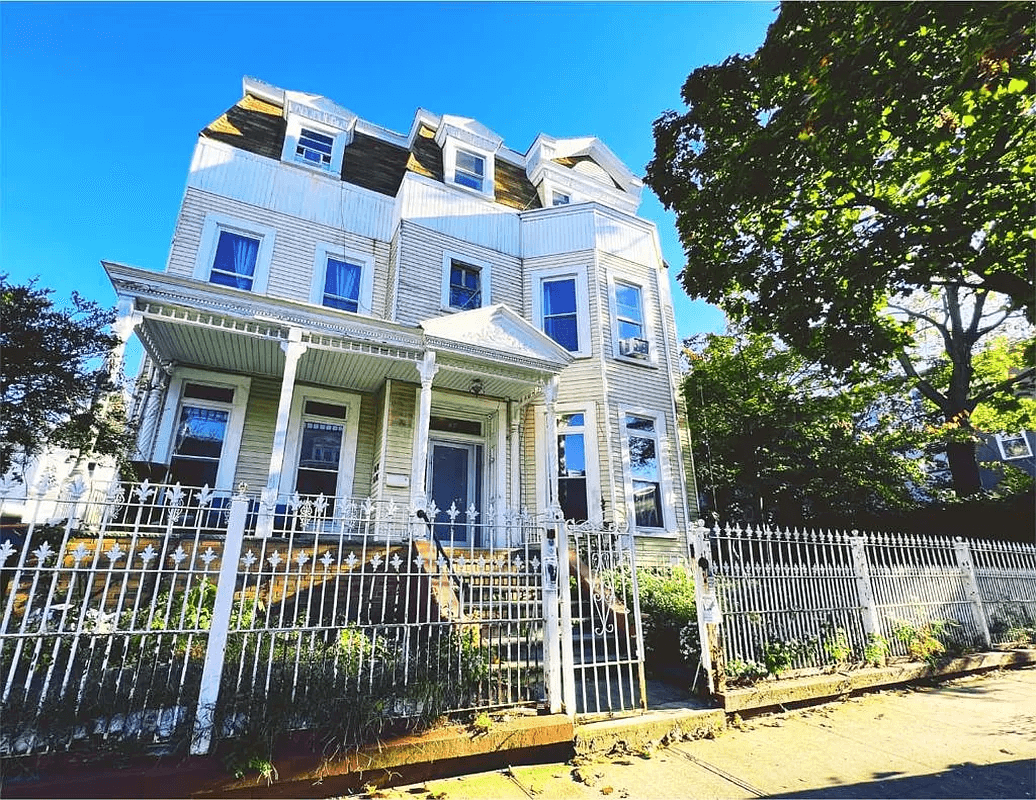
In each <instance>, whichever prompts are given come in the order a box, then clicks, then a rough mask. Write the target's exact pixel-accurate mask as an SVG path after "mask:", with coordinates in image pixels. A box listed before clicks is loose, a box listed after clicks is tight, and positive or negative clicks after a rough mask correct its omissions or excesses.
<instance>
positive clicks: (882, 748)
mask: <svg viewBox="0 0 1036 800" xmlns="http://www.w3.org/2000/svg"><path fill="white" fill-rule="evenodd" d="M370 796H373V797H379V798H392V799H393V800H400V799H401V798H409V800H421V799H422V798H430V799H432V800H461V798H472V800H474V798H478V799H479V800H482V799H483V798H502V799H503V800H509V799H510V798H514V800H528V799H529V798H543V799H544V800H552V799H553V798H574V799H576V798H601V797H610V798H645V799H646V800H655V799H656V798H695V800H710V799H711V798H754V797H799V798H1032V797H1034V796H1036V668H1033V667H1029V668H1023V669H1015V670H1008V671H1003V672H996V673H987V674H986V675H978V676H970V677H966V678H960V679H957V680H953V681H946V682H943V683H940V684H934V685H927V686H913V687H908V688H898V689H890V690H885V691H881V692H876V693H872V694H867V695H863V696H860V697H854V698H851V699H849V700H845V701H841V702H835V703H829V704H827V705H824V706H817V707H813V708H810V709H805V710H798V711H789V712H784V713H779V714H770V715H763V716H756V717H753V718H751V719H748V720H745V721H743V722H741V723H740V724H737V720H736V719H735V724H733V725H731V726H730V727H729V728H728V730H727V731H725V732H723V733H722V734H720V735H719V736H717V737H716V738H714V739H699V740H696V741H682V742H679V743H676V744H674V745H671V746H669V747H665V748H658V749H656V750H654V751H651V752H642V753H627V754H623V755H613V756H609V757H597V758H592V759H591V758H577V759H575V760H574V761H572V762H569V763H556V764H546V765H537V766H525V767H514V768H512V769H508V770H503V771H497V772H486V773H480V774H473V775H466V776H463V777H459V778H449V779H444V780H436V781H429V782H428V783H423V784H413V785H411V786H402V787H397V788H392V789H383V790H381V791H376V792H374V793H373V794H372V795H370Z"/></svg>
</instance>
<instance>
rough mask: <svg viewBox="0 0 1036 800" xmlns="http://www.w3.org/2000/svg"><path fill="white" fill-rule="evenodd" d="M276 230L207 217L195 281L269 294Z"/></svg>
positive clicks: (222, 218) (241, 221)
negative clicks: (267, 289) (267, 291)
mask: <svg viewBox="0 0 1036 800" xmlns="http://www.w3.org/2000/svg"><path fill="white" fill-rule="evenodd" d="M273 241H274V229H273V228H269V227H266V226H264V225H256V224H255V223H253V222H249V221H246V220H241V219H236V218H234V217H228V216H225V215H223V214H213V213H209V214H206V215H205V223H204V224H203V225H202V234H201V242H200V244H199V247H198V254H197V257H196V258H195V262H194V277H195V278H196V279H198V280H201V281H206V282H208V283H215V284H218V285H220V286H229V287H230V288H232V289H241V290H242V291H246V292H256V293H259V294H262V293H265V292H266V285H267V282H268V280H269V276H270V260H271V257H272V255H273Z"/></svg>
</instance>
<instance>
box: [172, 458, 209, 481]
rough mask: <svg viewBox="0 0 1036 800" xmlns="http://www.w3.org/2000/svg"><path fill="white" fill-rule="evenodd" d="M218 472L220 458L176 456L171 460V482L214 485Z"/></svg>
mask: <svg viewBox="0 0 1036 800" xmlns="http://www.w3.org/2000/svg"><path fill="white" fill-rule="evenodd" d="M218 472H219V460H218V459H210V458H180V457H177V456H174V457H173V458H172V460H170V462H169V483H179V484H180V485H181V486H209V487H214V486H215V485H216V475H217V474H218Z"/></svg>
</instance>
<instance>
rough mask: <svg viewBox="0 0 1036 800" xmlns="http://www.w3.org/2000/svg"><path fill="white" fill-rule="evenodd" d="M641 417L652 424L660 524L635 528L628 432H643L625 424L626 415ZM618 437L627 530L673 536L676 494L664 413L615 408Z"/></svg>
mask: <svg viewBox="0 0 1036 800" xmlns="http://www.w3.org/2000/svg"><path fill="white" fill-rule="evenodd" d="M627 415H629V416H634V417H643V418H645V419H650V420H652V421H653V422H654V423H655V455H656V456H657V458H658V473H659V474H658V480H659V490H660V491H661V493H662V497H661V498H660V499H661V505H662V527H661V528H640V527H637V512H636V508H635V507H634V504H633V470H632V467H631V464H632V462H631V459H630V442H629V437H630V435H631V434H632V435H635V436H641V437H643V436H644V432H643V431H630V430H629V429H628V428H627V427H626V416H627ZM619 439H620V449H621V453H622V481H623V489H624V492H625V495H626V519H627V520H628V521H629V526H630V530H636V531H637V532H638V533H641V534H649V535H654V536H675V535H677V532H676V519H675V513H676V511H675V509H676V493H675V491H674V488H673V479H672V471H671V469H670V464H669V457H668V450H669V432H668V430H667V426H666V422H665V413H664V412H662V411H657V410H652V409H647V408H642V407H633V406H620V407H619Z"/></svg>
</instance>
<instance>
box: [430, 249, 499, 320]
mask: <svg viewBox="0 0 1036 800" xmlns="http://www.w3.org/2000/svg"><path fill="white" fill-rule="evenodd" d="M454 261H460V262H461V263H462V264H467V265H468V266H471V267H476V268H477V269H478V271H479V294H480V296H481V299H482V302H481V303H480V304H479V305H478V308H485V307H486V306H489V305H492V304H493V300H492V286H493V266H492V264H490V262H488V261H484V260H482V259H480V258H471V257H470V256H466V255H464V254H463V253H456V252H452V251H449V250H447V251H445V252H443V254H442V291H441V293H440V296H439V303H440V308H441V310H443V311H449V312H451V313H457V312H459V311H471V310H472V309H461V308H455V307H453V306H451V305H450V269H451V268H452V267H453V262H454Z"/></svg>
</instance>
